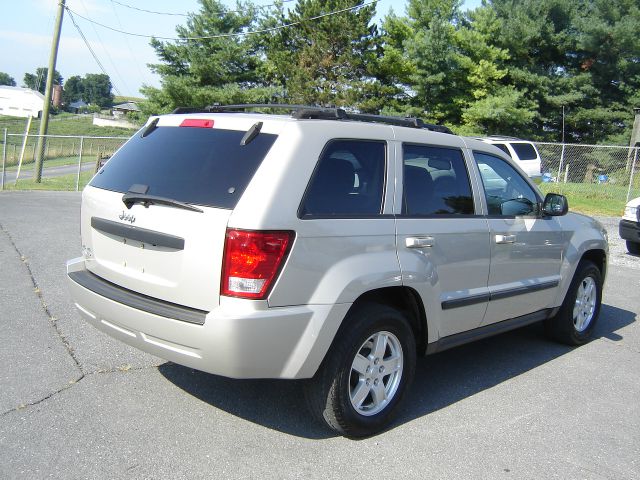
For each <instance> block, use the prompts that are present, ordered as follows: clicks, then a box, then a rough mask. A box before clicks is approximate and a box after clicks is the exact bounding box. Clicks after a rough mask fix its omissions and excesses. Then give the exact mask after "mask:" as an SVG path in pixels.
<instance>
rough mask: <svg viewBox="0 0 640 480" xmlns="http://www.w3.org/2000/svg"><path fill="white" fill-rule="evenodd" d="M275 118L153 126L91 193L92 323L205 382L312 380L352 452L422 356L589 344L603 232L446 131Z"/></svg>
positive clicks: (389, 408) (494, 155)
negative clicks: (527, 333) (509, 339)
mask: <svg viewBox="0 0 640 480" xmlns="http://www.w3.org/2000/svg"><path fill="white" fill-rule="evenodd" d="M253 107H255V106H253ZM271 108H274V107H273V106H271ZM278 108H283V107H282V106H279V107H278ZM284 108H287V109H288V110H289V111H292V112H293V113H292V114H291V115H269V114H264V113H244V112H245V111H246V110H248V106H228V107H209V108H208V109H204V110H202V111H192V110H188V111H185V109H178V110H177V111H176V112H174V113H173V114H171V115H164V116H160V117H152V118H151V119H149V121H148V123H147V124H146V125H145V126H144V127H143V128H142V129H141V130H140V131H139V132H138V133H137V134H136V135H134V136H133V137H132V138H131V139H130V140H129V141H128V142H127V143H126V144H125V145H124V146H123V147H122V148H121V149H120V150H119V151H118V152H117V153H116V154H115V155H114V156H113V157H112V158H111V159H110V160H109V161H108V162H107V163H106V165H105V166H104V167H103V168H102V169H101V170H100V171H99V172H98V173H97V174H96V175H95V177H94V178H93V179H92V180H91V183H90V184H89V185H88V186H87V187H86V188H85V190H84V192H83V199H82V213H81V234H82V257H80V258H76V259H73V260H70V261H69V262H68V264H67V272H68V278H69V285H70V288H71V292H72V296H73V298H74V300H75V302H76V305H77V307H78V310H79V311H80V314H81V315H82V316H83V317H84V318H85V319H86V320H87V321H88V322H89V323H91V324H92V325H94V326H95V327H97V328H98V329H100V330H102V331H103V332H106V333H108V334H109V335H111V336H113V337H115V338H118V339H120V340H122V341H123V342H126V343H128V344H130V345H133V346H135V347H137V348H139V349H141V350H144V351H147V352H150V353H152V354H155V355H157V356H159V357H162V358H165V359H168V360H171V361H173V362H176V363H178V364H182V365H185V366H188V367H192V368H195V369H198V370H203V371H205V372H210V373H214V374H217V375H224V376H227V377H233V378H245V379H246V378H283V379H309V380H307V381H306V382H305V390H306V394H307V398H308V403H309V406H310V409H311V411H312V412H313V414H314V415H315V416H316V417H317V418H318V419H320V420H321V421H324V422H325V423H326V424H328V425H329V426H330V427H331V428H333V429H335V430H336V431H338V432H340V433H342V434H345V435H348V436H353V437H358V436H365V435H370V434H372V433H375V432H378V431H380V430H381V429H383V428H385V426H387V425H388V424H389V422H390V420H391V417H392V414H393V413H394V411H396V410H397V405H398V403H399V402H400V401H401V400H402V398H403V397H404V396H406V393H407V390H408V386H409V384H410V382H411V380H412V377H413V375H414V369H415V363H416V356H417V355H424V354H432V353H435V352H439V351H442V350H444V349H448V348H451V347H454V346H456V345H460V344H463V343H466V342H469V341H472V340H475V339H479V338H483V337H486V336H488V335H494V334H497V333H501V332H505V331H507V330H511V329H514V328H518V327H521V326H524V325H527V324H530V323H533V322H544V324H545V326H546V331H547V332H548V333H549V334H550V335H551V336H552V337H554V338H556V339H558V340H560V341H563V342H566V343H569V344H571V345H579V344H582V343H584V342H586V341H587V339H588V338H589V336H590V335H591V333H592V331H593V329H594V326H595V324H596V320H597V318H598V314H599V311H600V301H601V295H602V286H603V281H604V278H605V272H606V266H607V254H608V247H607V238H606V233H605V231H604V229H603V228H602V226H601V225H600V224H598V223H597V222H596V221H595V220H593V219H591V218H589V217H586V216H583V215H579V214H573V213H569V214H568V213H567V201H566V199H565V198H564V197H563V196H561V195H554V194H549V195H547V197H546V198H544V199H543V198H542V196H541V194H540V192H539V191H538V190H537V188H536V186H535V185H534V184H532V183H531V181H530V180H529V179H528V177H527V175H526V174H525V173H524V172H523V171H522V170H521V169H520V168H519V167H518V166H517V165H516V164H515V163H513V162H512V161H511V160H508V159H506V158H505V155H503V154H502V152H501V151H500V150H498V149H497V148H495V147H492V146H491V145H488V144H487V143H484V142H481V141H479V140H474V139H469V138H461V137H458V136H455V135H453V134H451V133H450V132H448V130H447V129H446V128H444V127H440V126H433V125H427V124H424V123H422V122H421V121H420V120H418V119H404V118H393V117H379V116H371V115H361V114H350V113H346V112H345V111H343V110H340V109H322V108H310V107H297V106H286V107H284Z"/></svg>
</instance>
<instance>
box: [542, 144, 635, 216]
mask: <svg viewBox="0 0 640 480" xmlns="http://www.w3.org/2000/svg"><path fill="white" fill-rule="evenodd" d="M535 145H536V147H537V149H538V151H539V152H540V157H541V159H542V165H541V171H542V174H543V176H542V181H543V184H544V183H549V184H553V185H546V186H545V185H543V190H550V189H553V190H554V191H556V192H557V193H564V194H567V195H569V196H574V197H579V198H584V199H591V200H593V201H595V202H601V203H607V202H608V204H609V205H610V206H611V210H615V211H617V210H619V211H620V212H622V210H623V209H624V205H625V203H626V202H627V201H628V200H629V199H630V198H635V197H638V196H640V152H639V150H640V148H638V147H620V146H607V145H575V144H562V143H536V144H535ZM545 187H547V188H545Z"/></svg>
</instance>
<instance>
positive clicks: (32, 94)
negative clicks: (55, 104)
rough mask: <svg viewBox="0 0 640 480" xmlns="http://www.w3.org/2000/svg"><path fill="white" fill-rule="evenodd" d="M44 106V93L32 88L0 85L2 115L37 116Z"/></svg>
mask: <svg viewBox="0 0 640 480" xmlns="http://www.w3.org/2000/svg"><path fill="white" fill-rule="evenodd" d="M43 108H44V95H42V94H41V93H40V92H36V91H35V90H31V89H30V88H22V87H9V86H6V85H0V115H9V116H11V117H25V118H26V117H37V116H39V115H40V114H41V113H42V109H43Z"/></svg>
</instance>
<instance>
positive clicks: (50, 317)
mask: <svg viewBox="0 0 640 480" xmlns="http://www.w3.org/2000/svg"><path fill="white" fill-rule="evenodd" d="M0 231H1V232H2V233H4V234H5V235H6V237H7V239H8V240H9V243H11V246H12V247H13V249H14V250H15V251H16V253H17V254H18V257H19V258H20V261H21V262H22V264H23V265H24V266H25V268H26V269H27V273H28V275H29V278H30V279H31V283H32V284H33V287H34V292H35V294H36V295H37V296H38V300H39V301H40V306H41V307H42V310H43V311H44V313H45V315H46V316H47V318H48V320H49V323H50V324H51V326H52V327H53V329H54V331H55V332H56V336H57V337H58V339H59V340H60V341H61V342H62V345H63V346H64V348H65V350H66V351H67V354H68V355H69V356H70V357H71V358H72V360H73V362H74V363H75V365H76V368H77V369H78V371H79V372H80V375H79V377H78V378H76V379H74V380H70V381H69V383H68V384H66V385H64V386H63V387H61V388H59V389H58V390H55V391H53V392H51V393H49V394H48V395H46V396H44V397H43V398H40V399H38V400H33V401H31V402H29V403H24V404H21V405H18V406H17V407H14V408H12V409H9V410H7V411H5V412H1V413H0V417H3V416H5V415H8V414H10V413H13V412H16V411H19V410H24V409H25V408H28V407H32V406H35V405H38V404H40V403H42V402H45V401H47V400H49V399H50V398H52V397H54V396H56V395H58V394H59V393H62V392H64V391H65V390H68V389H70V388H71V387H73V386H74V385H77V384H78V383H80V382H81V381H82V380H84V379H85V378H87V376H89V375H101V374H110V373H126V372H135V371H140V370H146V369H153V368H156V369H157V368H158V366H157V365H146V366H141V367H132V366H130V365H128V364H125V365H120V366H118V367H113V368H108V369H99V370H96V371H91V372H88V371H85V369H84V368H83V367H82V364H81V363H80V360H78V357H76V354H75V352H74V350H73V347H72V346H71V344H70V343H69V341H68V340H67V338H66V337H65V336H64V334H63V333H62V331H61V330H60V328H59V326H58V324H57V318H56V317H55V316H54V315H53V314H52V313H51V311H50V310H49V307H48V306H47V304H46V302H45V301H44V297H43V295H42V290H41V289H40V286H39V285H38V282H37V280H36V278H35V275H34V274H33V270H31V266H30V265H29V262H28V260H27V257H26V256H25V255H23V254H22V252H21V251H20V249H19V248H18V246H17V245H16V243H15V242H14V240H13V237H11V234H10V233H9V231H8V230H7V229H5V228H4V226H3V225H2V224H1V223H0Z"/></svg>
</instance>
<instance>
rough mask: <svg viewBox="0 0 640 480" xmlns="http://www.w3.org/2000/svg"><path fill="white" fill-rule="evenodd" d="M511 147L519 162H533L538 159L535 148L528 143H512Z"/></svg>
mask: <svg viewBox="0 0 640 480" xmlns="http://www.w3.org/2000/svg"><path fill="white" fill-rule="evenodd" d="M511 147H512V148H513V149H514V150H515V151H516V153H517V154H518V158H519V159H520V160H535V159H536V158H538V155H537V153H536V150H535V148H533V145H531V144H530V143H512V144H511Z"/></svg>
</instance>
